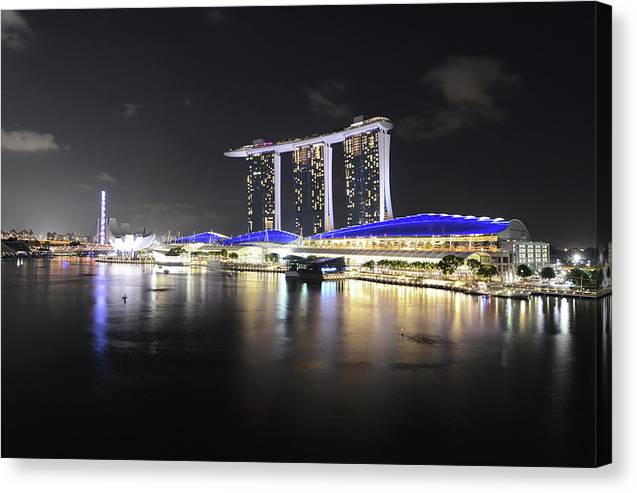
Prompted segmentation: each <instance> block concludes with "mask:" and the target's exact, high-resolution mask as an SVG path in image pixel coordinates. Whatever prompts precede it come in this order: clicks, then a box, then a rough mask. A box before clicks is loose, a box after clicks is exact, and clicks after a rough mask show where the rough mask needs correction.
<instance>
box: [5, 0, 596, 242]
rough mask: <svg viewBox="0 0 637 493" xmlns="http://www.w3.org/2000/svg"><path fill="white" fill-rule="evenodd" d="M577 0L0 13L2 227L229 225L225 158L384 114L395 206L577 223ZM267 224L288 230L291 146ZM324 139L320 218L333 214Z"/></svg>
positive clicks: (586, 124) (589, 42)
mask: <svg viewBox="0 0 637 493" xmlns="http://www.w3.org/2000/svg"><path fill="white" fill-rule="evenodd" d="M593 29H594V7H593V4H592V3H589V4H581V3H578V4H517V5H516V4H491V5H422V6H366V7H343V6H341V7H282V8H236V9H235V8H233V9H229V8H216V9H198V8H190V9H131V10H86V11H77V10H76V11H73V10H71V11H68V10H67V11H22V12H19V13H15V12H3V14H2V229H4V230H7V229H10V228H16V229H22V228H27V229H28V228H32V229H33V230H34V232H47V231H58V232H67V231H82V232H87V233H89V232H93V230H94V225H95V221H96V219H97V199H98V191H99V190H101V189H103V188H104V189H107V190H108V191H109V193H110V195H111V209H110V214H109V215H110V216H112V217H117V219H118V220H119V221H120V222H132V223H133V225H134V226H136V227H146V228H148V229H154V230H155V231H157V232H159V233H164V232H166V231H167V230H169V229H170V230H171V231H172V233H173V234H175V233H176V232H177V231H181V233H182V234H191V233H192V232H193V231H198V232H199V231H204V230H209V229H210V228H213V229H214V230H215V231H219V232H223V233H226V234H236V233H243V232H245V231H246V229H247V218H246V202H247V196H246V187H245V166H244V162H243V161H242V160H239V159H230V158H225V157H224V156H223V152H224V151H225V150H227V149H228V148H229V147H237V146H240V145H243V144H246V143H250V142H251V141H252V140H253V139H256V138H265V139H270V140H277V139H282V138H287V137H295V136H304V135H308V134H312V133H316V132H321V131H328V130H332V129H337V128H343V127H345V126H347V125H349V124H350V123H351V119H352V117H353V116H355V115H359V114H365V115H367V116H375V115H383V116H386V117H388V118H390V119H391V120H392V121H393V122H394V124H395V128H394V129H393V130H392V132H391V134H392V146H391V187H392V196H393V197H392V198H393V208H394V214H395V215H396V216H401V215H408V214H415V213H420V212H446V213H451V214H454V213H460V214H473V215H476V216H483V215H484V216H491V217H504V218H519V219H521V220H522V221H523V222H524V223H525V224H526V225H527V227H528V229H529V230H530V232H531V235H532V237H533V239H537V240H548V241H550V242H551V243H552V244H554V245H555V246H558V247H566V246H588V245H592V244H593V242H594V239H593V207H594V205H593V196H594V178H595V177H594V164H595V161H594V140H593V137H594V69H595V65H594V61H595V60H594V51H593V48H594V44H593V42H594V38H593V32H594V31H593ZM282 165H283V167H282V175H283V177H284V181H283V228H284V229H287V230H293V226H294V209H293V195H292V168H291V157H290V154H286V155H284V157H283V159H282ZM344 195H345V191H344V168H343V154H342V145H336V146H335V151H334V204H335V216H336V225H337V226H339V227H340V226H343V225H344V220H345V207H344V204H345V201H344Z"/></svg>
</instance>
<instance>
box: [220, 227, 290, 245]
mask: <svg viewBox="0 0 637 493" xmlns="http://www.w3.org/2000/svg"><path fill="white" fill-rule="evenodd" d="M298 239H300V236H297V235H295V234H294V233H288V232H287V231H282V230H280V229H267V230H263V231H255V232H253V233H247V234H244V235H239V236H233V237H232V238H228V239H225V240H223V241H222V242H221V244H222V245H226V246H232V245H241V244H247V243H281V244H287V243H292V242H294V241H297V240H298Z"/></svg>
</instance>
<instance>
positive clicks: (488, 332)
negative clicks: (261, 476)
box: [2, 259, 610, 465]
mask: <svg viewBox="0 0 637 493" xmlns="http://www.w3.org/2000/svg"><path fill="white" fill-rule="evenodd" d="M124 294H126V295H127V297H128V298H127V302H126V303H124V302H123V300H122V296H123V295H124ZM609 303H610V300H609V299H605V300H601V301H589V300H573V299H566V298H549V297H535V298H532V299H531V300H530V301H512V300H505V299H489V298H486V297H477V296H470V295H464V294H461V293H451V292H447V291H443V290H434V289H422V288H409V287H399V286H388V285H382V284H374V283H365V282H362V281H346V282H338V283H336V282H330V283H323V284H322V285H320V286H309V285H306V284H301V283H296V282H294V281H286V279H285V278H284V276H283V275H280V274H265V273H239V274H236V275H233V276H230V275H228V274H226V273H223V272H216V271H207V270H205V269H203V270H193V271H189V270H187V269H183V270H182V271H181V272H175V273H170V274H164V273H158V272H157V271H155V270H154V269H153V268H152V267H149V266H132V265H105V264H96V263H94V262H93V261H91V260H79V259H69V260H62V259H53V260H50V261H49V260H27V261H20V262H15V261H11V262H3V264H2V414H3V416H2V451H3V455H4V456H32V457H33V456H35V457H96V458H97V457H104V458H163V459H202V460H203V459H207V460H261V461H267V460H270V461H303V462H307V461H333V462H389V463H398V462H400V463H476V464H533V465H540V464H542V465H590V464H592V462H593V460H594V456H593V454H594V448H593V445H594V438H595V435H594V426H595V387H594V383H595V377H596V371H597V372H599V371H600V368H603V366H604V365H605V360H604V358H603V357H600V353H599V352H597V353H596V351H595V342H596V340H598V341H599V345H600V347H607V346H608V345H609V344H610V342H609V338H610V324H609V321H608V319H607V317H606V316H605V315H604V313H605V312H606V309H607V307H608V304H609ZM401 334H403V335H401ZM602 354H603V352H602Z"/></svg>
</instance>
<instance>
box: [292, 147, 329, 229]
mask: <svg viewBox="0 0 637 493" xmlns="http://www.w3.org/2000/svg"><path fill="white" fill-rule="evenodd" d="M292 160H293V163H294V167H293V175H294V198H295V206H296V208H295V211H296V214H295V229H296V231H295V232H296V234H298V235H300V236H310V235H313V234H316V233H321V232H323V231H331V230H332V229H333V218H332V215H333V212H332V186H331V183H332V179H331V178H332V147H331V146H330V145H329V144H325V143H322V142H321V143H318V144H312V145H307V146H302V147H299V148H297V149H295V150H294V151H293V153H292Z"/></svg>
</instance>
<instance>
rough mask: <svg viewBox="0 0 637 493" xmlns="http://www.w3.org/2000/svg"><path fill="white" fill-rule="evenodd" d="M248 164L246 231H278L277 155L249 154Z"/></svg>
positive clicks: (279, 167) (278, 165)
mask: <svg viewBox="0 0 637 493" xmlns="http://www.w3.org/2000/svg"><path fill="white" fill-rule="evenodd" d="M246 162H247V164H248V175H247V186H248V231H249V232H252V231H261V230H264V229H273V228H274V229H280V228H281V225H280V223H279V221H280V219H279V218H280V216H281V214H280V213H279V214H277V211H278V210H279V209H280V207H281V206H280V200H279V197H280V183H279V182H280V180H279V179H278V178H279V175H280V170H281V158H280V156H279V154H278V153H275V152H267V153H263V154H251V155H249V156H247V157H246Z"/></svg>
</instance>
